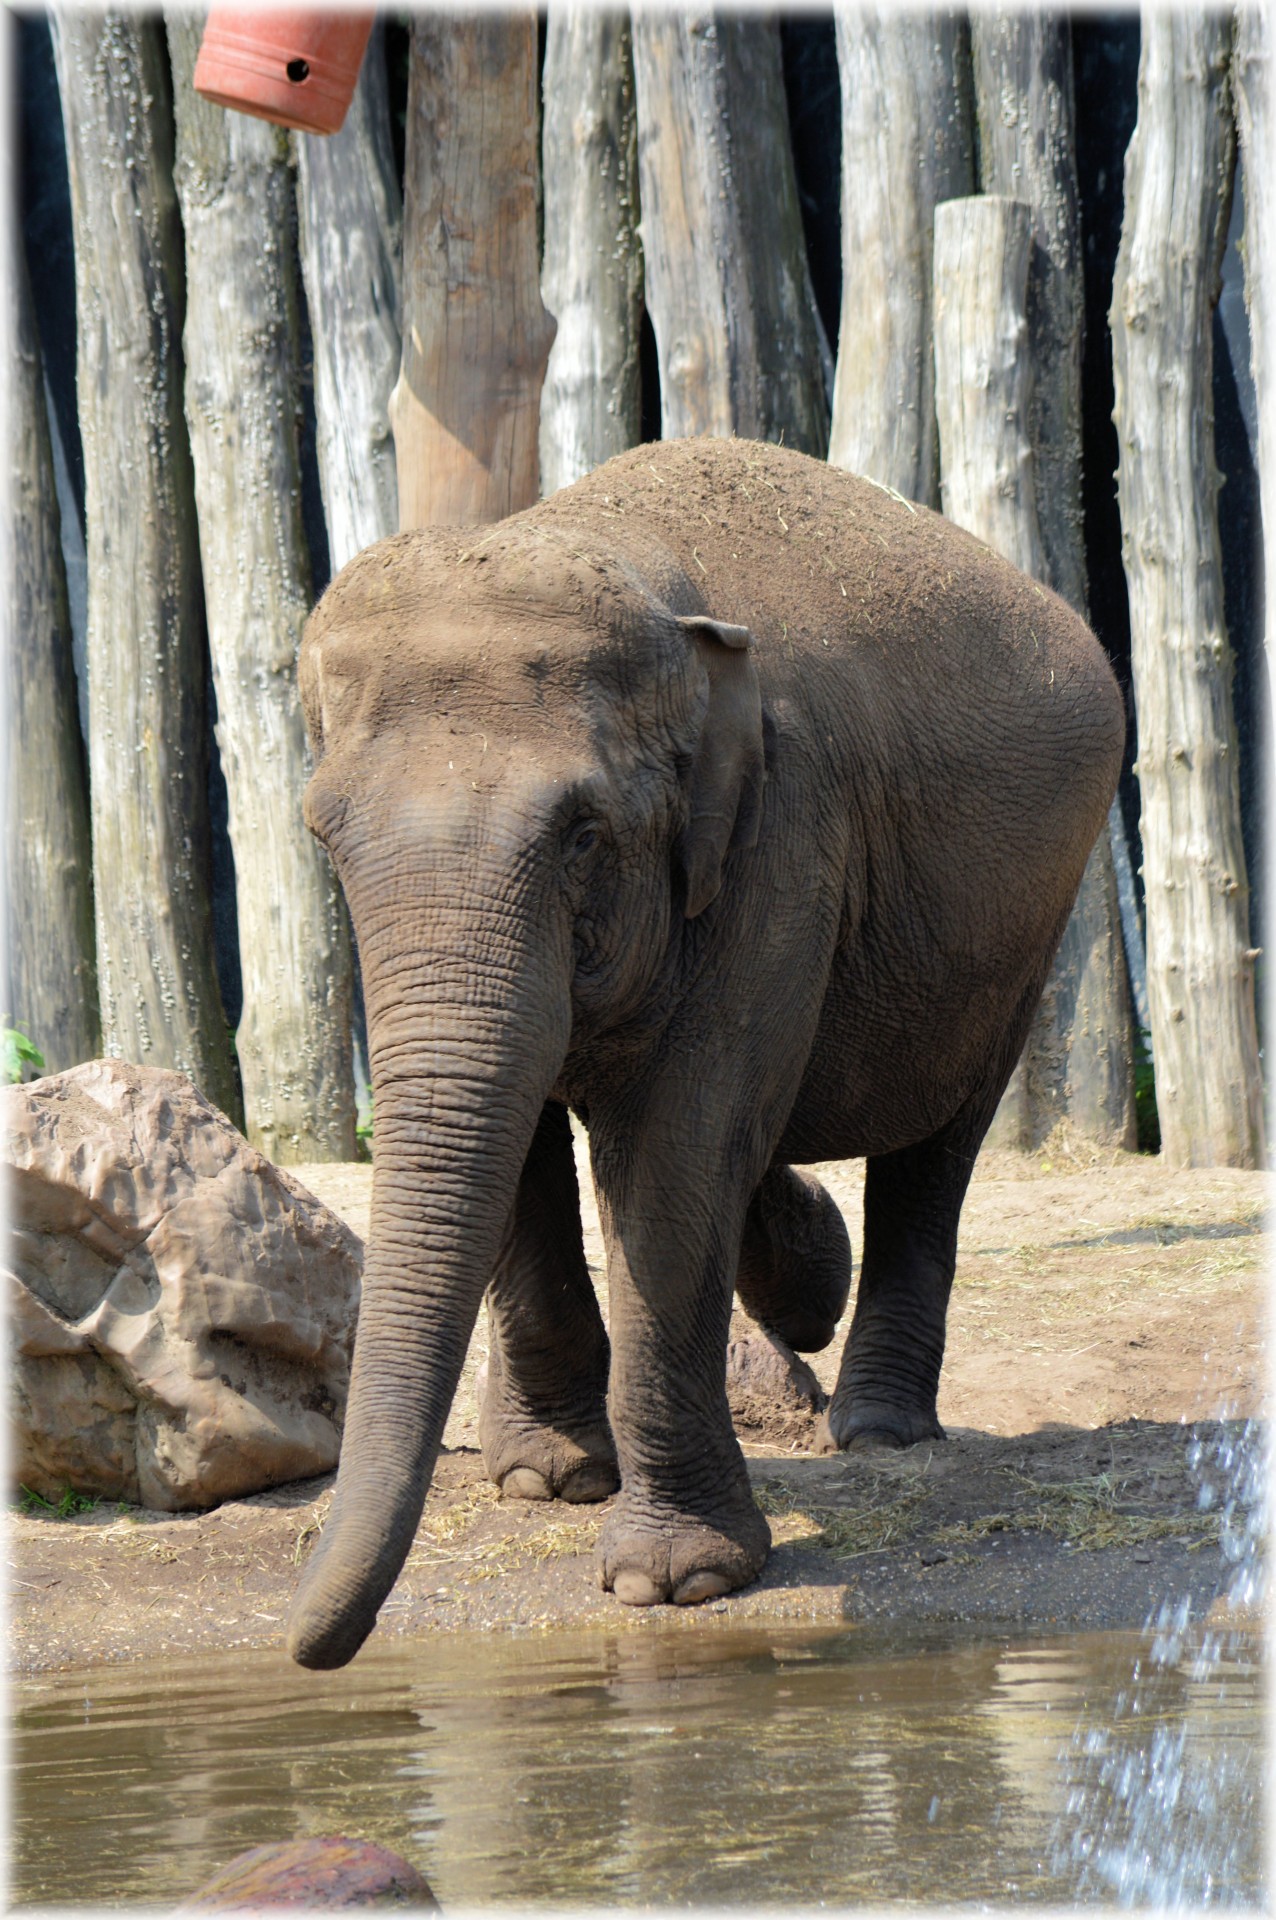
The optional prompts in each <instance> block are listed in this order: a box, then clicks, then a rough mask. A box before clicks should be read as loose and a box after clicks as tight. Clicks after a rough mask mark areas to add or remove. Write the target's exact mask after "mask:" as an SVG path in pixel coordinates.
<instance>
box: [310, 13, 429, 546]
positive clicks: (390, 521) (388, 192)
mask: <svg viewBox="0 0 1276 1920" xmlns="http://www.w3.org/2000/svg"><path fill="white" fill-rule="evenodd" d="M296 151H297V205H298V209H299V212H300V216H301V266H302V273H303V276H304V279H305V285H306V300H307V303H308V305H309V308H310V331H311V336H312V339H313V341H314V361H315V419H316V425H317V430H318V431H317V438H318V452H319V484H320V487H321V490H322V492H323V507H324V518H325V520H326V521H327V526H328V551H329V554H330V556H331V560H332V571H333V572H334V573H336V572H338V571H339V569H340V568H342V567H344V565H345V564H346V561H347V560H350V559H352V558H353V557H354V555H355V554H356V553H358V552H359V550H360V548H361V547H367V546H371V544H372V542H373V541H374V540H381V539H383V538H384V537H385V535H386V534H390V533H394V532H396V531H397V529H398V525H399V488H398V480H397V478H396V476H395V470H394V439H393V437H392V435H391V432H390V393H391V389H392V388H393V386H394V381H395V376H396V375H397V373H398V370H399V360H400V355H401V351H402V342H401V340H400V337H399V300H400V291H399V274H400V257H401V253H402V243H403V206H402V196H401V193H400V190H399V179H398V173H397V171H396V168H395V164H394V151H393V146H392V143H391V139H390V100H389V90H388V88H387V85H386V72H385V44H384V35H383V33H382V31H381V29H380V28H379V27H378V28H377V29H374V32H373V36H372V39H371V41H370V42H369V44H368V51H367V53H366V54H365V55H364V60H363V67H362V70H361V71H360V74H359V84H358V86H357V87H356V89H355V95H354V99H353V100H352V101H351V103H350V111H349V113H348V114H347V115H346V123H345V126H344V127H343V128H342V129H341V132H340V133H335V134H332V135H324V134H315V133H299V134H298V135H297V136H296Z"/></svg>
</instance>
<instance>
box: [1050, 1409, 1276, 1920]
mask: <svg viewBox="0 0 1276 1920" xmlns="http://www.w3.org/2000/svg"><path fill="white" fill-rule="evenodd" d="M1187 1460H1188V1466H1189V1468H1190V1469H1191V1471H1192V1473H1193V1474H1194V1476H1195V1478H1196V1480H1197V1484H1198V1489H1199V1491H1198V1496H1197V1505H1198V1507H1199V1508H1200V1509H1201V1511H1202V1512H1212V1511H1217V1512H1218V1514H1219V1522H1220V1547H1221V1551H1222V1555H1223V1560H1224V1564H1225V1566H1226V1568H1227V1569H1228V1574H1227V1579H1226V1584H1225V1587H1224V1599H1223V1603H1222V1606H1221V1607H1220V1608H1218V1609H1215V1610H1213V1611H1214V1612H1216V1613H1222V1614H1224V1615H1226V1614H1227V1613H1233V1614H1234V1615H1237V1616H1241V1617H1244V1616H1246V1615H1248V1616H1249V1622H1250V1625H1249V1627H1248V1630H1247V1629H1246V1628H1245V1627H1241V1628H1239V1629H1237V1628H1233V1627H1229V1626H1228V1625H1226V1624H1223V1625H1220V1626H1210V1625H1205V1626H1202V1625H1201V1624H1200V1623H1196V1624H1194V1623H1193V1622H1192V1620H1191V1599H1190V1596H1185V1597H1184V1598H1183V1599H1182V1600H1181V1601H1179V1602H1173V1601H1170V1600H1165V1601H1163V1602H1162V1604H1161V1606H1160V1608H1159V1609H1158V1611H1157V1612H1156V1613H1155V1614H1154V1615H1153V1616H1152V1617H1151V1618H1150V1619H1149V1620H1148V1622H1147V1625H1146V1632H1147V1634H1148V1636H1149V1641H1150V1644H1149V1647H1148V1651H1147V1654H1146V1656H1145V1657H1144V1658H1142V1659H1139V1660H1136V1661H1135V1662H1134V1666H1133V1669H1132V1672H1131V1681H1130V1686H1129V1687H1128V1688H1126V1689H1124V1690H1123V1691H1122V1692H1120V1693H1119V1694H1118V1695H1117V1697H1116V1701H1115V1703H1114V1705H1113V1707H1112V1708H1111V1710H1110V1711H1109V1713H1107V1714H1106V1715H1104V1716H1103V1719H1104V1720H1105V1721H1106V1722H1107V1724H1106V1725H1100V1724H1097V1723H1090V1722H1088V1721H1083V1722H1082V1724H1081V1725H1080V1726H1079V1727H1078V1729H1077V1731H1076V1733H1075V1734H1074V1736H1073V1740H1072V1745H1071V1749H1070V1751H1069V1753H1068V1754H1066V1755H1065V1756H1064V1760H1065V1764H1067V1765H1068V1767H1069V1772H1070V1775H1071V1777H1072V1779H1073V1780H1074V1781H1075V1782H1076V1784H1075V1785H1074V1786H1073V1788H1072V1790H1071V1792H1070V1794H1069V1797H1068V1802H1067V1816H1066V1819H1064V1820H1061V1821H1060V1822H1059V1823H1058V1825H1057V1826H1056V1828H1055V1832H1054V1834H1053V1836H1052V1842H1051V1864H1052V1866H1053V1867H1054V1869H1055V1870H1056V1871H1057V1872H1058V1871H1064V1870H1066V1869H1067V1868H1069V1867H1071V1869H1072V1871H1073V1873H1074V1874H1075V1875H1076V1876H1077V1877H1076V1881H1075V1885H1076V1890H1077V1893H1078V1895H1079V1896H1080V1897H1081V1898H1083V1899H1084V1898H1086V1897H1087V1896H1089V1897H1090V1898H1099V1899H1103V1900H1106V1901H1109V1902H1114V1903H1115V1904H1116V1905H1118V1906H1122V1907H1136V1906H1139V1907H1141V1906H1151V1907H1158V1908H1183V1907H1195V1908H1201V1907H1228V1908H1237V1907H1251V1906H1253V1905H1255V1904H1257V1902H1256V1894H1258V1895H1259V1896H1260V1897H1261V1899H1262V1901H1263V1904H1265V1897H1266V1889H1265V1888H1263V1889H1255V1887H1254V1885H1253V1882H1252V1878H1251V1879H1250V1880H1249V1883H1248V1884H1246V1875H1245V1872H1244V1870H1243V1867H1242V1861H1244V1860H1245V1859H1247V1858H1248V1859H1252V1856H1253V1828H1254V1826H1255V1824H1256V1823H1258V1822H1260V1821H1261V1820H1262V1818H1263V1770H1264V1769H1263V1761H1264V1754H1263V1743H1261V1742H1258V1741H1254V1740H1252V1739H1247V1738H1245V1737H1243V1736H1237V1733H1236V1728H1235V1727H1232V1726H1229V1721H1231V1720H1232V1718H1233V1713H1232V1712H1231V1711H1229V1686H1232V1687H1234V1683H1235V1681H1236V1679H1237V1677H1238V1676H1240V1675H1245V1674H1252V1673H1253V1672H1254V1670H1255V1666H1256V1663H1257V1661H1258V1658H1259V1654H1258V1642H1257V1635H1256V1633H1255V1632H1254V1630H1253V1625H1252V1623H1253V1622H1254V1621H1255V1620H1256V1619H1257V1618H1259V1617H1260V1613H1261V1609H1262V1606H1263V1602H1264V1600H1265V1597H1266V1568H1265V1565H1264V1559H1263V1542H1264V1538H1265V1535H1266V1531H1267V1519H1268V1513H1267V1501H1268V1484H1267V1478H1268V1477H1267V1453H1266V1441H1265V1435H1264V1433H1263V1429H1262V1426H1261V1424H1260V1423H1259V1422H1258V1421H1256V1420H1247V1421H1245V1422H1244V1423H1243V1424H1241V1423H1237V1422H1228V1421H1226V1420H1221V1421H1219V1422H1218V1424H1217V1425H1216V1426H1214V1425H1213V1424H1212V1425H1211V1429H1210V1430H1209V1431H1208V1432H1207V1433H1204V1434H1203V1433H1201V1432H1200V1431H1197V1432H1195V1433H1194V1434H1193V1436H1192V1439H1191V1442H1190V1444H1189V1446H1188V1452H1187ZM1171 1673H1175V1674H1177V1675H1178V1677H1179V1678H1180V1680H1181V1682H1182V1685H1183V1693H1184V1698H1183V1706H1184V1709H1185V1710H1184V1711H1183V1712H1181V1713H1176V1714H1174V1715H1173V1717H1169V1716H1167V1715H1166V1714H1165V1712H1164V1710H1163V1709H1161V1708H1158V1706H1157V1704H1156V1699H1155V1698H1154V1693H1155V1694H1157V1695H1163V1686H1162V1687H1160V1688H1157V1689H1155V1690H1154V1689H1153V1688H1152V1687H1151V1685H1150V1682H1151V1681H1152V1679H1153V1677H1154V1676H1155V1677H1156V1679H1157V1680H1158V1681H1160V1680H1162V1678H1163V1676H1165V1675H1166V1674H1171ZM1203 1730H1207V1733H1208V1737H1202V1734H1203Z"/></svg>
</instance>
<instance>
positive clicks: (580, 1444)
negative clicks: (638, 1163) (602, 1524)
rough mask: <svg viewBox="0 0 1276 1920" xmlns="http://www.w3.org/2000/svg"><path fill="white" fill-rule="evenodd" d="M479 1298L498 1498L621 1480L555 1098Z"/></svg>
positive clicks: (595, 1492)
mask: <svg viewBox="0 0 1276 1920" xmlns="http://www.w3.org/2000/svg"><path fill="white" fill-rule="evenodd" d="M487 1305H488V1317H489V1324H490V1327H491V1349H490V1352H489V1355H488V1363H487V1382H486V1385H485V1387H484V1391H483V1402H482V1408H481V1411H480V1414H479V1440H480V1442H481V1444H482V1448H483V1459H484V1464H485V1465H486V1467H487V1471H488V1473H489V1475H490V1476H491V1478H492V1479H493V1480H495V1482H496V1484H497V1485H498V1486H499V1487H500V1488H501V1490H502V1492H503V1493H504V1494H505V1496H506V1498H507V1499H523V1500H549V1499H552V1498H553V1497H554V1495H557V1496H558V1497H559V1498H560V1499H563V1500H604V1499H606V1497H607V1495H608V1494H609V1493H614V1492H615V1490H616V1487H617V1485H618V1483H619V1474H618V1472H617V1468H616V1451H615V1447H614V1446H613V1444H612V1438H611V1432H610V1429H609V1428H608V1425H607V1408H606V1400H607V1367H608V1347H607V1335H606V1332H605V1330H604V1328H603V1322H602V1315H601V1314H600V1313H599V1311H598V1301H597V1299H596V1297H595V1294H594V1288H593V1282H592V1281H591V1280H590V1277H589V1269H588V1267H587V1266H586V1264H585V1250H584V1247H583V1245H582V1242H581V1228H580V1194H579V1191H578V1188H577V1184H576V1162H575V1158H574V1156H573V1153H572V1136H571V1123H570V1121H569V1120H568V1117H567V1109H566V1107H563V1106H560V1105H559V1104H558V1103H557V1102H556V1101H549V1102H548V1103H547V1104H546V1106H545V1109H544V1111H543V1112H542V1114H541V1117H540V1122H539V1124H538V1126H537V1129H536V1133H535V1136H534V1138H533V1140H532V1146H531V1151H530V1152H529V1153H528V1156H527V1162H526V1165H525V1166H524V1168H523V1175H522V1178H521V1180H520V1181H519V1186H518V1193H517V1196H516V1198H515V1201H514V1207H513V1211H512V1212H511V1214H510V1219H509V1224H508V1226H507V1227H506V1230H505V1239H504V1241H503V1243H502V1246H501V1253H500V1258H499V1259H498V1261H497V1263H496V1271H495V1273H494V1274H493V1277H492V1283H491V1286H490V1287H489V1289H488V1295H487Z"/></svg>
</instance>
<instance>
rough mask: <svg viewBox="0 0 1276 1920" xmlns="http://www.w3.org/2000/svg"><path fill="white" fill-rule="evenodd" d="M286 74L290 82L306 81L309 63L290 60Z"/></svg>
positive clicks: (308, 73)
mask: <svg viewBox="0 0 1276 1920" xmlns="http://www.w3.org/2000/svg"><path fill="white" fill-rule="evenodd" d="M287 74H288V78H289V79H290V80H308V79H309V78H310V62H309V61H308V60H290V61H289V62H288V66H287Z"/></svg>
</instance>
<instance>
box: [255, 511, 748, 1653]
mask: <svg viewBox="0 0 1276 1920" xmlns="http://www.w3.org/2000/svg"><path fill="white" fill-rule="evenodd" d="M696 603H697V596H696V594H695V591H694V588H693V587H692V586H690V585H689V584H688V583H686V582H685V581H682V580H681V579H680V578H679V577H678V576H677V575H676V573H675V572H674V571H673V570H672V569H671V568H668V567H666V568H665V569H662V573H661V575H660V584H659V591H658V592H656V591H652V590H650V589H649V588H648V587H646V586H644V584H643V583H642V582H641V581H640V580H639V579H638V578H637V577H636V576H635V574H634V572H633V570H632V569H631V568H629V567H628V566H627V565H626V564H625V563H624V562H623V561H621V560H620V559H618V558H617V557H616V556H615V555H614V554H605V553H603V554H600V553H598V552H597V551H596V550H595V549H594V547H593V546H592V544H591V550H590V552H589V554H588V556H585V555H582V554H577V553H574V552H571V551H570V550H569V549H568V548H567V546H566V544H565V543H564V542H563V541H562V540H561V539H560V538H557V537H548V536H547V535H546V533H545V532H544V530H543V529H541V530H536V529H534V528H532V527H529V526H527V525H526V524H525V523H523V524H522V525H520V523H519V522H513V523H510V524H509V525H508V526H504V527H500V528H497V529H495V530H492V529H488V530H486V532H474V533H472V534H469V535H467V534H465V533H460V534H458V532H457V531H456V530H454V529H449V530H446V531H444V530H441V529H436V530H430V531H425V532H420V533H413V534H405V535H400V536H398V537H397V538H394V539H391V540H387V541H383V542H381V543H380V544H379V545H377V546H375V547H372V548H369V549H368V550H367V551H366V552H365V553H363V554H361V555H359V557H358V558H357V559H355V560H354V561H352V562H351V564H350V565H349V566H348V567H347V568H346V569H345V570H344V572H343V573H342V574H341V575H340V576H339V578H338V579H337V580H336V581H335V582H334V583H333V585H332V586H331V587H330V588H329V590H328V592H327V593H326V595H325V596H324V599H323V601H322V602H321V604H320V606H319V607H318V608H317V609H316V611H315V613H314V615H313V616H312V618H311V621H310V624H309V626H308V628H307V630H306V635H305V639H304V642H303V646H302V654H301V684H302V692H303V699H304V702H305V709H306V718H307V723H308V725H309V728H310V734H311V739H312V742H313V746H314V752H315V757H316V762H317V766H316V771H315V774H314V777H313V779H312V781H311V784H310V787H309V790H308V792H307V795H306V817H307V820H308V822H309V824H310V826H311V828H312V830H313V831H314V832H315V833H316V834H317V835H318V837H319V838H320V839H321V840H322V841H323V843H324V844H325V846H327V848H328V849H329V851H330V853H331V855H332V858H333V860H334V862H335V863H336V867H337V871H338V873H339V875H340V878H341V882H342V885H343V887H344V889H345V894H346V898H347V901H348V902H349V906H350V911H351V914H352V917H353V921H354V927H355V933H356V937H357V940H358V945H359V953H360V958H361V962H362V968H363V982H364V993H365V998H366V1004H367V1012H368V1034H369V1051H370V1055H371V1060H370V1065H371V1070H372V1081H373V1092H374V1100H375V1114H376V1151H375V1167H374V1176H373V1213H372V1232H371V1240H370V1244H369V1249H368V1256H367V1265H366V1271H365V1275H364V1291H363V1303H362V1308H361V1312H360V1319H359V1330H358V1338H357V1341H356V1347H355V1358H354V1369H353V1378H352V1383H351V1393H350V1401H349V1408H348V1412H347V1417H346V1428H345V1439H344V1445H343V1449H342V1456H341V1467H340V1472H339V1475H338V1480H337V1488H336V1495H335V1498H334V1502H333V1507H332V1513H331V1516H330V1518H329V1521H328V1524H327V1526H326V1528H325V1530H324V1534H323V1537H322V1540H321V1543H320V1545H319V1546H318V1547H317V1549H316V1550H315V1553H314V1555H313V1556H312V1559H311V1561H310V1563H309V1565H308V1567H307V1569H306V1574H305V1578H304V1580H303V1582H302V1585H301V1589H300V1591H299V1593H298V1596H297V1600H296V1604H295V1607H294V1610H293V1615H292V1621H291V1626H290V1634H289V1646H290V1650H291V1652H292V1653H293V1655H294V1657H295V1658H296V1659H298V1660H300V1661H301V1662H302V1663H303V1664H304V1665H306V1666H312V1667H328V1666H339V1665H341V1664H343V1663H344V1662H345V1661H347V1660H349V1659H350V1658H351V1657H352V1656H353V1655H354V1654H355V1653H356V1652H357V1650H358V1648H359V1647H360V1646H361V1645H362V1643H363V1641H364V1639H365V1638H366V1637H367V1635H368V1633H369V1632H370V1631H371V1628H372V1626H373V1623H374V1621H375V1618H376V1613H377V1609H378V1608H379V1606H380V1605H381V1602H382V1601H383V1599H384V1598H385V1596H386V1594H387V1593H388V1592H389V1590H390V1588H391V1586H392V1585H393V1583H394V1581H395V1579H396V1578H397V1576H398V1573H399V1570H400V1568H401V1566H402V1564H403V1561H404V1559H405V1557H406V1555H407V1552H408V1549H409V1547H410V1545H411V1542H412V1539H413V1536H414V1533H415V1530H416V1526H417V1522H418V1520H419V1518H420V1514H421V1508H422V1504H423V1501H424V1499H425V1494H426V1491H427V1488H428V1486H429V1480H430V1474H431V1472H432V1470H433V1465H434V1460H435V1456H436V1453H437V1450H438V1446H439V1443H440V1439H441V1436H442V1433H443V1428H444V1423H445V1421H446V1419H447V1415H448V1410H449V1408H450V1405H451V1401H452V1396H453V1394H454V1392H455V1389H456V1383H457V1380H458V1377H459V1375H460V1371H461V1366H462V1362H463V1360H464V1357H465V1353H466V1349H467V1346H468V1343H469V1339H470V1335H471V1332H472V1330H473V1326H474V1321H475V1318H476V1315H477V1312H478V1307H479V1304H480V1301H481V1299H482V1296H483V1292H484V1290H485V1287H486V1285H487V1282H488V1280H489V1278H490V1276H491V1272H492V1268H493V1265H494V1262H495V1259H496V1255H497V1252H498V1249H499V1244H500V1239H501V1234H502V1231H503V1228H504V1225H505V1222H506V1219H507V1216H508V1214H509V1210H510V1206H511V1203H512V1200H513V1196H514V1191H515V1187H516V1183H517V1180H518V1176H519V1173H520V1171H521V1168H522V1164H523V1161H524V1158H525V1157H526V1154H527V1151H528V1148H529V1145H530V1143H531V1139H532V1135H533V1132H534V1130H535V1126H536V1122H537V1118H538V1116H539V1114H540V1111H541V1108H542V1105H543V1103H544V1101H545V1099H546V1096H547V1095H548V1094H549V1093H550V1091H551V1089H552V1088H553V1087H554V1086H555V1084H556V1082H557V1081H558V1080H559V1078H560V1075H561V1074H562V1072H563V1069H564V1064H565V1062H566V1061H567V1060H568V1057H569V1055H571V1054H577V1053H579V1051H580V1050H581V1049H582V1048H584V1047H587V1046H588V1044H589V1042H590V1041H591V1040H592V1039H596V1038H597V1037H598V1036H599V1035H600V1034H602V1033H604V1032H606V1031H607V1030H608V1029H609V1028H611V1027H613V1026H614V1025H615V1024H616V1023H618V1022H620V1021H622V1020H624V1019H625V1018H626V1016H627V1015H630V1014H632V1013H634V1012H635V1011H636V1010H637V1009H638V1008H639V1007H640V1005H642V1003H643V1002H644V1000H648V999H650V1000H656V1001H658V998H659V996H658V994H653V993H652V989H653V985H655V984H656V983H657V982H658V981H659V979H660V976H661V972H662V969H664V968H666V967H667V966H668V965H669V964H670V957H671V954H673V953H676V950H677V947H678V944H679V942H680V940H681V937H682V927H683V924H684V923H685V921H686V920H687V919H690V918H694V917H695V916H697V915H698V914H700V913H701V912H702V910H703V909H704V908H705V907H706V906H708V904H709V903H710V902H711V901H712V900H713V899H714V896H715V895H716V894H717V892H718V890H719V888H720V886H721V884H722V873H723V863H724V861H725V860H726V858H727V855H728V853H729V851H730V850H731V849H733V848H738V847H744V846H749V845H751V844H752V843H753V841H754V839H755V838H756V834H757V825H758V815H759V809H760V802H761V792H762V782H763V747H762V720H761V709H760V702H759V693H758V681H757V674H756V669H755V664H754V661H753V658H752V654H751V651H750V645H749V636H748V634H747V632H746V631H745V630H744V629H743V628H741V627H738V626H733V625H727V624H724V623H722V622H719V621H716V620H713V619H711V618H709V617H708V616H707V615H706V614H705V613H703V612H702V611H697V605H696Z"/></svg>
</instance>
